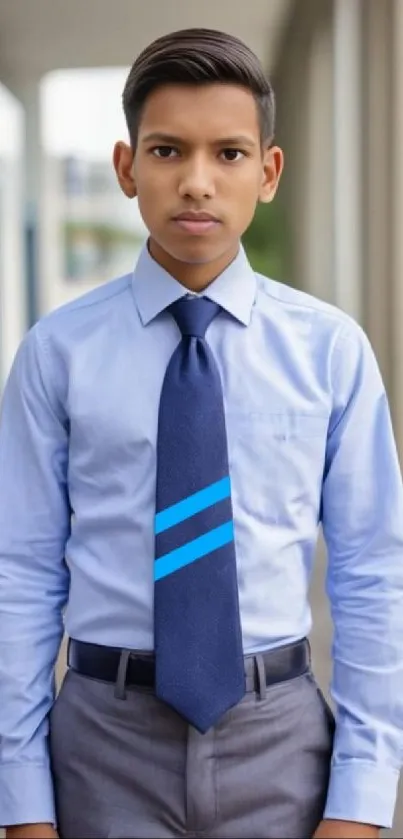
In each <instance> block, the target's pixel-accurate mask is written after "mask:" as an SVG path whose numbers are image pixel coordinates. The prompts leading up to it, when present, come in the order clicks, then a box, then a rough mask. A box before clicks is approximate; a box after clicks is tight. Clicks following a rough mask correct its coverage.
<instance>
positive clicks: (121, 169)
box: [113, 140, 137, 198]
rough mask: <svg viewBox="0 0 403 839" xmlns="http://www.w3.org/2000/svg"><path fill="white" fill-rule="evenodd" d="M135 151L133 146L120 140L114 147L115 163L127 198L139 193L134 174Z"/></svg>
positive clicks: (119, 180)
mask: <svg viewBox="0 0 403 839" xmlns="http://www.w3.org/2000/svg"><path fill="white" fill-rule="evenodd" d="M133 163H134V152H133V149H132V148H131V146H128V145H127V143H124V142H123V141H122V140H120V141H119V142H118V143H116V145H115V147H114V149H113V165H114V167H115V172H116V176H117V179H118V182H119V186H120V188H121V190H122V192H124V194H125V195H126V196H127V198H135V197H136V195H137V188H136V182H135V179H134V174H133Z"/></svg>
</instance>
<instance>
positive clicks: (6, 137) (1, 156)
mask: <svg viewBox="0 0 403 839" xmlns="http://www.w3.org/2000/svg"><path fill="white" fill-rule="evenodd" d="M0 123H1V125H2V127H3V130H2V132H1V136H0V393H1V390H2V388H3V385H4V383H5V380H6V378H7V376H8V373H9V370H10V367H11V364H12V361H13V358H14V355H15V353H16V350H17V348H18V345H19V343H20V341H21V339H22V337H23V334H24V332H25V328H26V305H25V304H26V300H25V285H24V238H23V203H22V172H21V168H22V160H23V132H24V129H23V112H22V108H21V107H20V105H19V103H18V101H17V100H16V99H15V98H14V97H13V96H12V95H11V93H9V91H8V90H7V89H6V88H5V87H3V86H1V85H0Z"/></svg>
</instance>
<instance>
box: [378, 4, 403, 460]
mask: <svg viewBox="0 0 403 839" xmlns="http://www.w3.org/2000/svg"><path fill="white" fill-rule="evenodd" d="M390 11H391V14H392V15H393V27H392V31H393V36H392V37H393V45H392V56H393V83H392V91H393V92H392V93H391V96H392V108H391V113H392V172H393V184H392V188H391V205H392V207H391V210H392V212H391V215H392V259H391V274H392V306H391V329H392V394H391V395H392V409H393V419H394V425H395V433H396V437H397V443H398V447H399V450H400V453H401V455H402V456H403V2H402V0H394V2H393V4H392V3H391V10H390ZM385 153H387V151H386V149H385ZM380 281H381V280H380Z"/></svg>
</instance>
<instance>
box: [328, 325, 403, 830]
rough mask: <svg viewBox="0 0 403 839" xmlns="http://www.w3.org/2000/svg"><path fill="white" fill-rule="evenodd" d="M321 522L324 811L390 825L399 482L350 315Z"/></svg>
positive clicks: (401, 650) (402, 650)
mask: <svg viewBox="0 0 403 839" xmlns="http://www.w3.org/2000/svg"><path fill="white" fill-rule="evenodd" d="M332 374H333V412H332V417H331V424H330V428H329V435H328V444H327V459H326V468H325V475H324V482H323V496H322V524H323V532H324V537H325V541H326V544H327V552H328V570H327V590H328V595H329V600H330V606H331V613H332V618H333V626H334V636H333V677H332V686H331V693H332V697H333V700H334V703H335V710H336V733H335V742H334V750H333V758H332V767H331V775H330V784H329V790H328V798H327V805H326V810H325V817H326V818H332V819H345V820H348V821H358V822H363V823H368V824H374V825H377V826H381V827H390V826H391V824H392V820H393V814H394V808H395V803H396V796H397V783H398V777H399V771H400V767H401V754H402V739H403V738H402V732H403V491H402V479H401V472H400V466H399V461H398V455H397V451H396V445H395V440H394V435H393V429H392V423H391V418H390V412H389V406H388V401H387V397H386V395H385V389H384V386H383V382H382V378H381V375H380V372H379V369H378V366H377V363H376V360H375V357H374V353H373V351H372V348H371V346H370V344H369V341H368V339H367V338H366V336H365V334H364V333H363V331H362V330H361V329H360V327H359V326H357V325H356V324H349V325H348V326H347V327H345V328H344V329H343V333H342V334H341V335H340V337H339V340H338V342H337V344H336V347H335V350H334V353H333V370H332Z"/></svg>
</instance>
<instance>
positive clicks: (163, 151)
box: [151, 146, 178, 158]
mask: <svg viewBox="0 0 403 839" xmlns="http://www.w3.org/2000/svg"><path fill="white" fill-rule="evenodd" d="M151 152H152V154H154V155H155V157H165V158H168V157H175V155H176V154H177V153H178V151H177V149H174V148H173V146H155V148H153V149H151Z"/></svg>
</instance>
